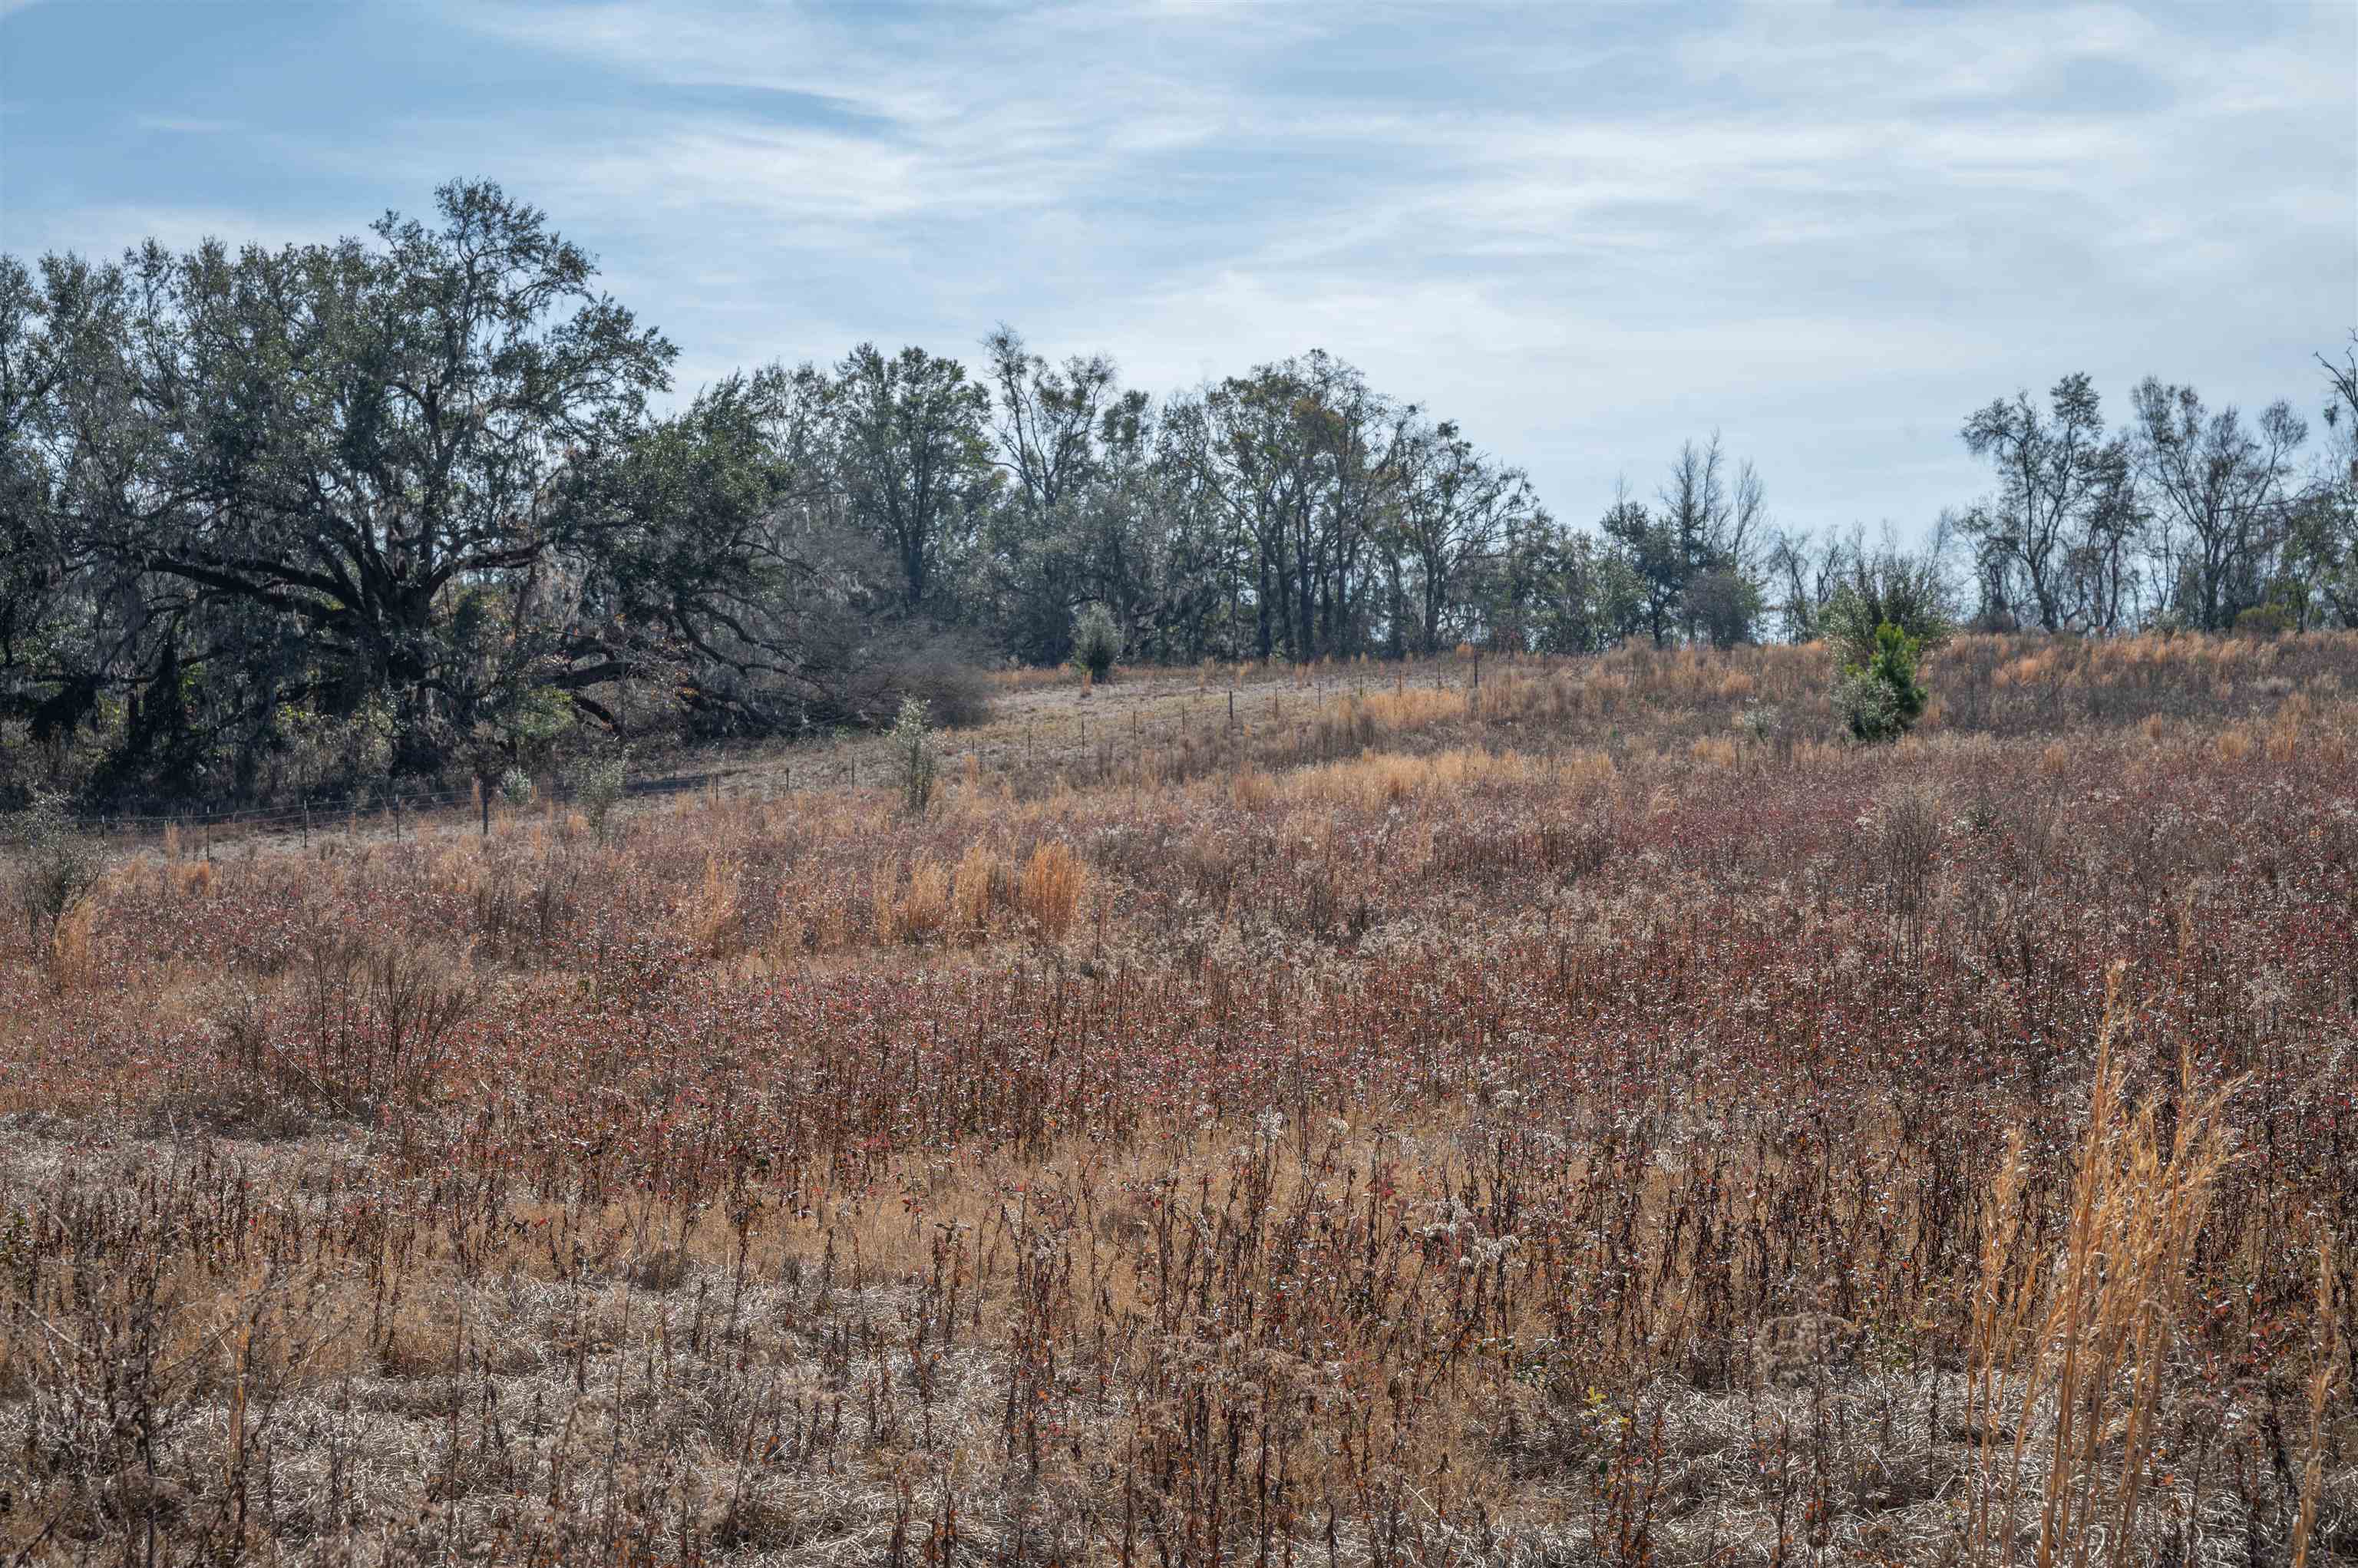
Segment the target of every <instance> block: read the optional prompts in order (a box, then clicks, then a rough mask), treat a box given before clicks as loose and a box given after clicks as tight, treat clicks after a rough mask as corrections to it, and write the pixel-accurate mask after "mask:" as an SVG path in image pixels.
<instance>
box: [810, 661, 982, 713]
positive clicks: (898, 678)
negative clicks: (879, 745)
mask: <svg viewBox="0 0 2358 1568" xmlns="http://www.w3.org/2000/svg"><path fill="white" fill-rule="evenodd" d="M912 697H914V698H915V699H916V700H918V701H919V702H922V703H924V704H925V715H926V719H927V720H928V721H929V722H930V723H931V724H932V725H933V727H934V728H935V729H936V730H965V729H970V728H972V727H973V726H975V725H978V724H985V723H988V722H990V682H989V679H988V677H986V676H984V674H983V672H982V670H981V669H980V668H979V666H978V665H974V664H972V663H969V662H968V661H967V660H965V659H962V658H960V657H958V656H957V654H955V653H953V652H927V653H919V654H913V655H911V656H909V657H907V658H900V659H888V660H883V661H880V662H878V663H875V664H871V665H866V666H864V667H862V668H860V669H859V670H856V671H853V672H852V673H851V675H850V676H849V681H848V682H847V685H846V688H845V701H844V709H845V711H844V713H843V715H842V717H846V718H850V719H856V720H857V721H858V722H859V723H860V724H863V725H883V724H889V723H891V722H892V721H893V720H894V719H897V718H898V717H899V714H900V711H901V705H902V704H903V703H904V702H906V701H908V700H909V699H910V698H912Z"/></svg>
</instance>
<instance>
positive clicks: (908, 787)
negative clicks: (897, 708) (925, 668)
mask: <svg viewBox="0 0 2358 1568" xmlns="http://www.w3.org/2000/svg"><path fill="white" fill-rule="evenodd" d="M892 761H893V765H894V766H895V767H897V768H898V769H899V770H900V773H901V804H902V805H903V806H906V807H907V808H908V810H909V814H910V815H911V816H918V815H920V814H922V813H923V812H924V811H925V807H926V806H928V805H930V804H932V801H933V798H934V783H935V780H936V776H937V775H938V773H939V771H940V767H941V762H940V759H939V758H938V757H936V755H935V754H934V726H933V721H932V719H929V718H928V717H927V716H926V713H925V704H924V703H923V702H922V701H920V700H919V699H917V698H916V697H903V698H902V699H901V714H900V717H899V718H897V719H894V720H893V721H892Z"/></svg>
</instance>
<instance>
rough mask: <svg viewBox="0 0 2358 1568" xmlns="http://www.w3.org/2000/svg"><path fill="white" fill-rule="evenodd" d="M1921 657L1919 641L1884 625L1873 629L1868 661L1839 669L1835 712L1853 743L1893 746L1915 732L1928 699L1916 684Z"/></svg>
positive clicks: (1927, 693)
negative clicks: (1893, 743)
mask: <svg viewBox="0 0 2358 1568" xmlns="http://www.w3.org/2000/svg"><path fill="white" fill-rule="evenodd" d="M1921 651H1922V644H1921V643H1920V642H1919V640H1918V639H1916V638H1914V637H1910V636H1909V635H1908V633H1905V632H1902V631H1901V630H1900V629H1899V628H1898V627H1897V626H1894V625H1893V624H1891V622H1888V621H1886V622H1882V623H1881V624H1879V625H1877V627H1876V629H1875V652H1874V654H1872V655H1871V656H1870V657H1869V658H1868V659H1867V661H1866V663H1865V664H1863V665H1844V668H1843V673H1842V678H1841V679H1840V680H1838V681H1836V682H1835V683H1834V691H1833V702H1834V710H1835V711H1836V712H1838V713H1840V714H1841V715H1842V716H1843V719H1844V722H1845V723H1846V724H1848V725H1849V727H1850V732H1851V735H1852V737H1853V738H1854V739H1855V740H1858V741H1867V742H1870V743H1871V742H1875V741H1897V740H1898V739H1899V737H1900V736H1902V735H1905V734H1906V733H1908V731H1909V730H1911V729H1913V728H1915V725H1916V721H1917V720H1918V719H1921V718H1922V717H1923V716H1924V704H1925V702H1926V700H1927V699H1928V698H1929V697H1930V696H1931V693H1929V692H1927V691H1926V690H1925V689H1924V687H1923V686H1922V685H1921V684H1920V683H1919V682H1918V680H1917V679H1916V658H1917V655H1918V654H1919V653H1920V652H1921Z"/></svg>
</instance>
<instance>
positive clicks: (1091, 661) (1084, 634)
mask: <svg viewBox="0 0 2358 1568" xmlns="http://www.w3.org/2000/svg"><path fill="white" fill-rule="evenodd" d="M1120 657H1121V628H1120V627H1119V626H1117V625H1115V624H1114V619H1113V612H1112V611H1109V610H1108V609H1107V608H1106V607H1105V606H1104V605H1102V604H1090V605H1085V606H1083V607H1082V610H1081V612H1080V613H1079V614H1077V615H1076V616H1074V617H1073V665H1074V667H1075V668H1076V669H1084V670H1087V671H1088V672H1089V676H1090V678H1091V679H1093V680H1099V681H1102V680H1104V679H1106V678H1107V677H1108V676H1110V675H1112V674H1113V662H1114V661H1115V660H1116V659H1118V658H1120Z"/></svg>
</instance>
